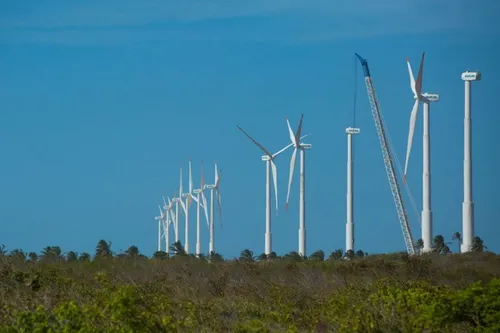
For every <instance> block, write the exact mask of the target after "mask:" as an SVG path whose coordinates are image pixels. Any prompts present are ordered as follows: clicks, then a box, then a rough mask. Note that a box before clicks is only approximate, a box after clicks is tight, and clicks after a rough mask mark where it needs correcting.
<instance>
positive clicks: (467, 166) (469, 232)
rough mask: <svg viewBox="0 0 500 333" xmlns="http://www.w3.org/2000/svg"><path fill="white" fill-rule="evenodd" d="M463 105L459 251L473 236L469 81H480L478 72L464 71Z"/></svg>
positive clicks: (469, 245)
mask: <svg viewBox="0 0 500 333" xmlns="http://www.w3.org/2000/svg"><path fill="white" fill-rule="evenodd" d="M462 80H463V81H465V103H464V104H465V105H464V110H465V114H464V202H463V203H462V237H463V238H462V239H463V241H462V248H461V252H462V253H463V252H470V251H471V250H472V240H473V238H474V201H473V200H472V147H471V145H472V128H471V81H480V80H481V73H480V72H469V71H465V72H463V73H462Z"/></svg>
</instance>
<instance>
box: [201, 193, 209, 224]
mask: <svg viewBox="0 0 500 333" xmlns="http://www.w3.org/2000/svg"><path fill="white" fill-rule="evenodd" d="M201 200H202V201H203V211H204V212H205V219H206V221H207V227H210V221H209V219H208V210H207V198H206V197H205V194H204V193H203V192H201Z"/></svg>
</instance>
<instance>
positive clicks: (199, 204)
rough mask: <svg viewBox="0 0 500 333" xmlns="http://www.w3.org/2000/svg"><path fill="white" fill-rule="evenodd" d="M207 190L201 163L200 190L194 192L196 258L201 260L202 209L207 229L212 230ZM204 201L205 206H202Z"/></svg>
mask: <svg viewBox="0 0 500 333" xmlns="http://www.w3.org/2000/svg"><path fill="white" fill-rule="evenodd" d="M204 190H205V178H204V176H203V161H201V181H200V188H199V189H195V190H193V193H194V194H196V203H197V205H196V256H197V257H198V258H199V257H200V256H201V226H200V207H202V208H203V210H204V211H205V219H206V221H207V227H209V228H210V225H209V219H208V212H207V204H206V202H207V200H206V198H205V195H204V194H203V191H204ZM202 201H203V204H202Z"/></svg>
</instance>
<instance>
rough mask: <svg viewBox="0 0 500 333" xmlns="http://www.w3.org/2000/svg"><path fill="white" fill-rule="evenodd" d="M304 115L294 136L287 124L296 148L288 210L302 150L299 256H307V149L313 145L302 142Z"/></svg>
mask: <svg viewBox="0 0 500 333" xmlns="http://www.w3.org/2000/svg"><path fill="white" fill-rule="evenodd" d="M303 119H304V115H302V116H301V117H300V122H299V127H298V128H297V132H295V134H293V131H292V128H291V126H290V122H289V121H288V118H287V119H286V123H287V125H288V131H289V133H290V140H291V141H292V144H293V146H294V148H295V149H294V150H293V154H292V158H291V160H290V176H289V178H288V192H287V195H286V209H287V210H288V201H289V199H290V188H291V186H292V179H293V171H294V168H295V160H296V158H297V150H300V193H299V254H300V255H301V256H303V257H304V256H306V175H305V172H306V161H305V160H306V156H305V151H306V149H311V148H312V145H311V144H307V143H302V142H300V133H301V131H302V120H303Z"/></svg>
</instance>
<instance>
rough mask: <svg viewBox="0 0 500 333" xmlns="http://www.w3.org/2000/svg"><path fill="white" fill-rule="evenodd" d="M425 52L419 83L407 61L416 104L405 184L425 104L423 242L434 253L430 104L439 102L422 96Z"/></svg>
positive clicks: (409, 141) (411, 122)
mask: <svg viewBox="0 0 500 333" xmlns="http://www.w3.org/2000/svg"><path fill="white" fill-rule="evenodd" d="M424 57H425V52H424V53H423V54H422V59H421V61H420V68H419V70H418V76H417V81H416V82H415V79H414V77H413V71H412V70H411V65H410V61H409V60H408V58H407V59H406V63H407V66H408V74H409V76H410V87H411V90H412V91H413V94H414V96H413V98H414V99H415V104H414V105H413V110H412V112H411V116H410V131H409V133H408V146H407V151H406V163H405V172H404V176H403V182H404V183H406V174H407V171H408V161H409V158H410V151H411V144H412V141H413V133H414V131H415V123H416V121H417V113H418V104H419V103H420V102H422V103H423V104H424V121H423V125H424V130H423V144H422V147H423V149H422V153H423V156H422V158H423V165H422V168H423V170H422V240H423V241H424V248H423V249H422V251H423V252H430V251H432V206H431V169H430V168H431V146H430V116H429V111H430V105H429V104H430V103H431V102H437V101H438V100H439V95H438V94H429V93H424V94H422V80H423V70H424Z"/></svg>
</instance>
